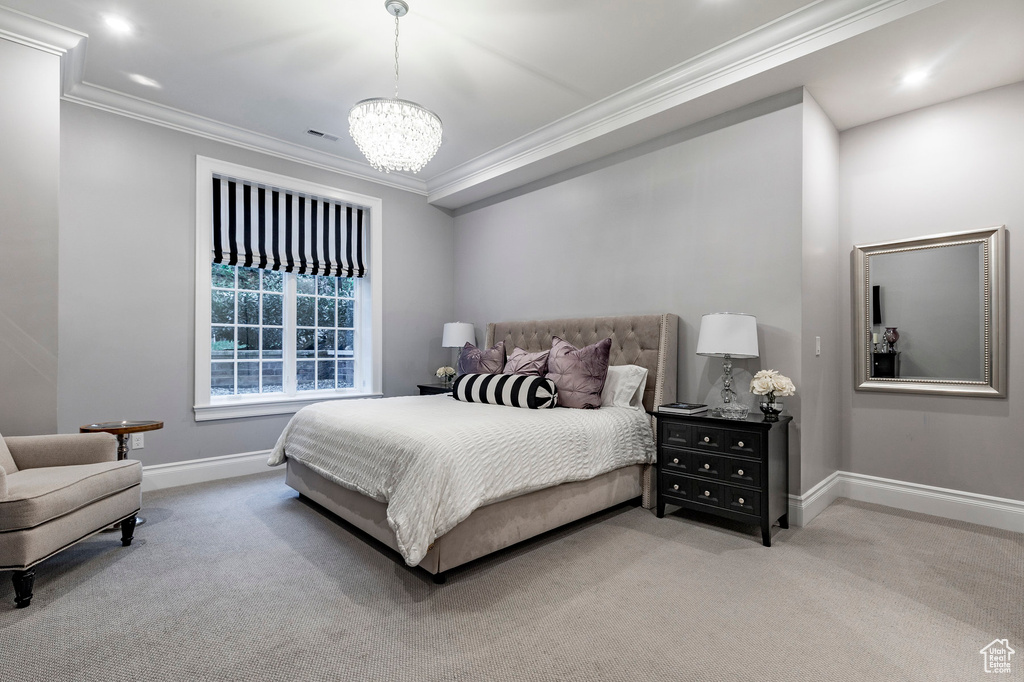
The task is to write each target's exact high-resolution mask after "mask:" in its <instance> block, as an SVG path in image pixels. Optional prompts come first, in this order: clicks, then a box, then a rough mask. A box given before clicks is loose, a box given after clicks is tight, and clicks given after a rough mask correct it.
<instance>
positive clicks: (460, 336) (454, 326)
mask: <svg viewBox="0 0 1024 682" xmlns="http://www.w3.org/2000/svg"><path fill="white" fill-rule="evenodd" d="M467 343H471V344H473V345H474V346H475V345H476V328H475V327H473V325H472V324H471V323H469V322H445V324H444V333H442V334H441V345H442V346H444V347H445V348H459V349H460V350H459V354H460V355H461V354H462V350H461V348H462V347H463V346H465V345H466V344H467ZM458 365H459V361H458V360H457V359H456V361H455V366H456V367H458Z"/></svg>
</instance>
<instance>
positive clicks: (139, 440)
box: [132, 433, 146, 450]
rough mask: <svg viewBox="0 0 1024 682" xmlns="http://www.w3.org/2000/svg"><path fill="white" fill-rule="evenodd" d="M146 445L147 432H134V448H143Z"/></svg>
mask: <svg viewBox="0 0 1024 682" xmlns="http://www.w3.org/2000/svg"><path fill="white" fill-rule="evenodd" d="M144 447H146V434H144V433H133V434H132V450H141V449H142V448H144Z"/></svg>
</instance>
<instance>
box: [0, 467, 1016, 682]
mask: <svg viewBox="0 0 1024 682" xmlns="http://www.w3.org/2000/svg"><path fill="white" fill-rule="evenodd" d="M144 515H145V516H146V518H147V519H148V521H149V522H148V523H147V524H146V525H144V526H142V527H140V528H139V529H138V531H137V532H136V540H135V543H134V544H133V545H132V546H131V547H130V548H124V549H122V548H121V546H120V542H119V535H117V534H104V535H101V536H97V537H94V538H92V539H90V540H87V541H85V542H83V543H80V544H79V545H77V546H76V547H74V548H72V549H70V550H68V551H66V552H64V553H62V554H60V555H58V556H57V557H55V558H54V559H51V560H50V561H48V562H46V563H44V564H42V565H41V566H40V567H39V568H38V569H37V577H36V587H35V597H34V599H33V602H32V605H31V606H30V607H29V608H27V609H19V610H15V609H14V606H13V600H14V594H13V588H12V587H11V584H10V574H9V573H4V574H2V575H0V578H2V582H0V680H3V681H4V682H16V681H21V680H26V681H29V680H31V681H33V682H38V681H43V680H54V681H58V680H59V681H63V680H67V681H69V682H86V681H90V680H146V681H163V680H167V681H174V682H178V681H191V680H275V681H278V680H410V681H415V682H424V681H427V682H429V681H433V680H472V681H476V680H538V681H539V680H587V681H593V680H616V681H618V680H656V679H657V680H669V681H674V680H702V681H716V680H973V679H978V680H982V679H989V680H990V679H991V678H992V677H995V676H993V675H986V674H985V673H984V672H983V667H982V663H983V661H982V656H981V654H980V653H979V650H980V649H981V648H982V647H984V646H985V645H986V644H988V643H989V642H991V641H992V640H994V639H996V638H999V639H1002V638H1008V639H1009V642H1010V645H1011V646H1012V647H1013V648H1015V649H1016V651H1017V652H1018V653H1017V654H1016V655H1015V656H1014V657H1013V659H1012V668H1013V672H1012V673H1011V674H1010V675H1000V676H998V677H999V679H1002V680H1008V679H1010V680H1012V679H1018V680H1019V679H1024V615H1022V606H1024V535H1019V534H1013V533H1008V532H1003V531H997V530H992V529H988V528H983V527H980V526H973V525H970V524H965V523H956V522H950V521H943V520H939V519H936V518H933V517H927V516H922V515H918V514H911V513H904V512H900V511H895V510H892V509H888V508H884V507H878V506H873V505H866V504H860V503H854V502H848V501H843V500H841V501H839V502H838V503H836V504H834V505H833V506H832V507H830V508H829V509H827V510H826V511H825V512H823V513H822V514H821V515H820V516H818V518H816V519H815V520H814V521H813V522H812V523H811V524H810V525H809V526H808V527H806V528H792V529H790V530H779V529H776V534H775V536H774V541H773V547H771V548H770V549H767V548H764V547H762V546H761V544H760V541H759V538H758V531H756V530H755V529H753V528H746V527H743V526H735V525H732V524H728V523H726V522H722V521H714V520H711V519H706V518H703V517H700V518H698V517H696V516H693V515H689V514H686V513H683V512H680V513H677V514H675V515H669V516H668V517H666V518H664V519H657V518H655V517H654V515H653V514H652V513H651V512H649V511H647V510H644V509H640V508H638V507H624V508H619V509H617V510H614V511H611V512H608V513H606V514H603V515H601V516H599V517H598V518H596V519H592V520H589V521H587V522H583V523H581V524H576V525H574V526H572V527H570V528H569V529H565V530H560V531H556V532H555V533H552V534H549V535H548V536H545V537H544V538H541V539H540V540H538V541H533V542H528V543H525V544H524V545H521V546H520V547H517V548H511V549H510V550H506V551H505V552H503V553H501V554H499V555H498V556H497V557H494V558H487V559H484V560H483V561H480V562H477V563H475V564H472V565H470V566H469V567H467V568H465V569H464V570H461V571H454V572H453V573H452V574H451V576H450V577H449V580H448V583H447V584H446V585H443V586H436V585H434V584H433V583H432V582H431V581H430V579H429V578H428V577H427V576H426V574H425V573H423V572H421V571H414V570H410V569H407V568H406V567H405V566H404V564H403V563H402V562H401V560H400V559H399V558H397V555H394V554H392V553H390V552H389V551H388V550H385V549H382V547H381V546H380V545H378V544H369V543H368V542H366V541H364V540H363V539H362V538H363V537H364V536H357V535H355V534H354V533H353V531H351V530H349V529H348V527H346V526H343V525H341V524H339V523H338V522H336V521H334V520H333V518H332V517H330V516H329V515H326V514H324V513H322V512H320V511H318V510H317V509H316V508H315V507H313V506H311V505H308V504H306V503H304V502H302V501H300V500H298V499H297V497H296V494H295V493H294V491H292V490H291V489H290V488H287V487H286V486H285V485H284V483H283V477H282V475H281V472H273V473H269V474H265V475H259V476H253V477H248V478H243V479H234V480H228V481H222V482H215V483H209V484H203V485H198V486H191V487H187V488H177V489H172V490H166V491H160V492H156V493H150V494H147V495H146V496H145V509H144Z"/></svg>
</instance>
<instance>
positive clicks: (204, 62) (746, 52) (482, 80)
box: [0, 0, 1024, 209]
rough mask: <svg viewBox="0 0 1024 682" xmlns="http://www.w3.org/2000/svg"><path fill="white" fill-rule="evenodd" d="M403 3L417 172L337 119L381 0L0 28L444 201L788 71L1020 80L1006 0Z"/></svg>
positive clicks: (786, 82)
mask: <svg viewBox="0 0 1024 682" xmlns="http://www.w3.org/2000/svg"><path fill="white" fill-rule="evenodd" d="M408 1H409V4H410V12H409V14H408V15H407V16H406V17H404V18H403V19H401V27H400V28H401V41H400V43H401V47H400V55H401V58H400V63H401V80H400V91H399V94H400V96H401V97H403V98H405V99H411V100H414V101H417V102H419V103H420V104H422V105H424V106H426V107H427V108H429V109H432V110H433V111H435V112H436V113H437V114H438V115H439V116H440V117H441V119H442V121H443V122H444V142H443V144H442V146H441V149H440V151H439V152H438V154H437V156H436V157H435V158H434V159H433V160H432V161H431V162H430V163H429V164H428V165H427V166H426V168H424V169H423V171H421V173H420V174H419V175H417V176H412V175H400V174H389V175H384V174H380V173H378V172H377V171H374V170H373V169H372V168H370V166H369V165H368V164H366V163H365V161H364V160H363V158H362V156H361V155H360V153H359V151H358V149H357V148H356V146H355V144H354V143H353V142H352V140H351V138H350V137H349V135H348V131H347V115H348V110H349V108H350V107H351V106H352V105H353V104H354V103H355V102H357V101H358V100H361V99H365V98H367V97H376V96H390V95H391V94H393V90H394V73H393V68H394V65H393V49H394V44H393V41H394V19H393V18H392V17H391V16H390V15H389V14H388V13H387V12H386V11H385V9H384V7H383V0H332V1H328V0H291V1H290V2H288V3H282V2H280V0H217V1H216V2H210V0H165V1H164V2H145V3H143V2H132V1H131V0H0V36H3V35H5V34H6V35H8V36H10V35H12V33H13V34H14V35H19V34H20V35H25V34H26V33H31V32H32V31H35V32H36V34H37V35H40V36H44V37H41V38H40V40H41V41H42V42H44V43H47V44H51V45H52V44H59V45H60V48H61V50H62V51H65V53H66V54H67V58H66V59H65V62H64V84H63V89H64V93H63V94H64V97H65V98H66V99H69V100H71V101H78V102H81V103H83V104H88V105H91V106H98V107H100V108H104V109H108V110H111V111H117V112H119V113H125V114H127V115H131V116H135V117H137V118H141V119H144V120H149V121H153V122H156V123H160V124H162V125H168V126H171V127H175V128H178V129H183V130H189V131H191V132H196V133H198V134H202V135H205V136H207V137H211V138H214V139H222V140H226V141H230V142H232V143H235V144H240V145H242V146H247V147H251V148H256V149H262V150H265V151H268V152H270V153H273V154H276V155H279V156H283V157H286V158H295V159H298V160H301V161H304V162H307V163H312V164H314V165H318V166H321V167H325V168H330V169H333V170H337V171H339V172H342V173H346V174H350V175H356V176H361V177H367V178H370V179H373V180H375V181H378V182H384V183H385V184H389V185H395V186H399V187H402V188H404V189H409V190H412V191H415V192H419V193H422V194H425V195H426V196H427V199H428V201H430V202H431V203H434V204H435V205H438V206H441V207H444V208H449V209H457V208H460V207H466V206H471V205H472V204H474V203H475V202H480V201H484V200H486V199H488V198H489V197H492V196H494V195H496V194H499V193H502V192H507V191H509V190H513V189H515V188H516V187H520V186H522V185H524V184H528V183H530V182H535V181H537V180H539V179H541V178H543V177H546V176H548V175H551V174H553V173H558V172H561V171H565V170H567V169H569V168H572V167H574V166H577V165H580V164H582V163H586V162H589V161H593V160H595V159H598V158H601V157H603V156H606V155H608V154H611V153H615V152H617V151H620V150H622V149H624V148H626V147H629V146H632V145H636V144H638V143H642V142H644V141H647V140H651V139H653V138H655V137H658V136H660V135H663V134H666V133H669V132H672V131H674V130H678V129H680V128H683V127H685V126H687V125H690V124H693V123H696V122H699V121H701V120H704V119H706V118H709V117H711V116H715V115H717V114H720V113H723V112H726V111H730V110H733V109H736V108H737V107H741V106H744V105H746V104H750V103H752V102H756V101H758V100H760V99H763V98H765V97H770V96H772V95H776V94H779V93H782V92H786V91H788V90H791V89H793V88H798V87H801V86H805V87H807V88H808V90H809V92H810V93H811V94H812V96H813V97H814V98H815V99H816V100H817V101H818V102H819V103H820V104H821V105H822V107H823V108H824V109H825V111H826V112H827V113H828V114H829V116H830V117H831V118H832V120H833V122H834V123H835V124H836V126H837V127H838V128H840V129H846V128H849V127H853V126H856V125H861V124H863V123H867V122H870V121H874V120H877V119H880V118H884V117H886V116H891V115H894V114H897V113H902V112H904V111H909V110H911V109H915V108H918V107H921V106H926V105H929V104H934V103H936V102H940V101H945V100H948V99H951V98H954V97H959V96H963V95H966V94H970V93H973V92H978V91H981V90H985V89H988V88H992V87H996V86H999V85H1004V84H1008V83H1013V82H1017V81H1020V80H1024V2H1022V1H1021V0H818V1H817V2H807V1H806V0H772V2H764V1H763V0H644V1H642V2H638V1H636V0H634V1H632V2H626V1H625V0H587V1H584V0H563V1H562V2H551V0H517V1H516V2H510V3H494V2H470V1H469V0H408ZM3 7H7V8H9V9H10V10H14V12H9V11H2V8H3ZM19 13H20V14H19ZM25 14H27V15H30V16H31V17H34V18H37V19H41V20H43V21H44V22H50V23H52V24H57V25H59V27H63V28H64V29H68V30H63V29H58V28H56V27H52V26H49V25H40V24H39V23H38V22H32V21H30V20H29V19H28V18H27V17H25V16H23V15H25ZM109 14H117V15H120V16H122V17H124V18H125V19H126V20H128V21H129V22H131V24H133V26H134V30H133V32H132V33H131V34H130V35H118V34H116V33H115V32H113V31H111V30H110V29H109V28H108V26H107V25H106V23H105V17H106V16H107V15H109ZM30 24H31V26H29V25H30ZM57 33H59V34H60V37H59V38H58V37H53V36H54V35H55V34H57ZM912 69H926V70H928V71H929V73H930V77H929V78H928V79H926V80H925V81H924V82H923V83H921V84H920V85H918V86H914V87H911V86H907V85H904V84H903V82H902V79H903V76H904V75H905V74H906V73H907V72H908V71H909V70H912ZM133 75H135V76H144V77H145V78H148V79H152V80H153V81H155V82H156V83H157V84H158V86H159V87H153V86H151V85H145V84H140V83H138V82H136V81H133V80H131V77H132V76H133ZM308 129H315V130H319V131H322V132H325V133H329V134H332V135H335V136H337V138H338V140H337V141H331V140H326V139H320V138H315V137H312V136H310V135H308V134H307V133H306V131H307V130H308Z"/></svg>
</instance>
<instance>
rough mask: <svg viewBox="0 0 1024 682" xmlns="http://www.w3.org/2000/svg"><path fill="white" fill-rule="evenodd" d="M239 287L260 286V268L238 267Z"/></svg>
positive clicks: (257, 287) (254, 287)
mask: <svg viewBox="0 0 1024 682" xmlns="http://www.w3.org/2000/svg"><path fill="white" fill-rule="evenodd" d="M238 288H239V289H252V290H256V289H259V288H260V269H259V268H238Z"/></svg>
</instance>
